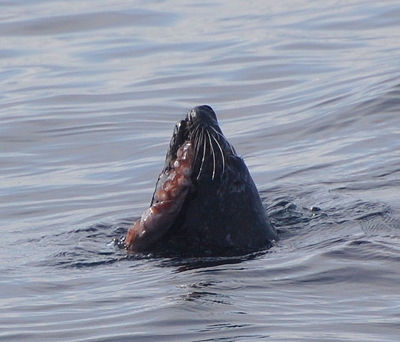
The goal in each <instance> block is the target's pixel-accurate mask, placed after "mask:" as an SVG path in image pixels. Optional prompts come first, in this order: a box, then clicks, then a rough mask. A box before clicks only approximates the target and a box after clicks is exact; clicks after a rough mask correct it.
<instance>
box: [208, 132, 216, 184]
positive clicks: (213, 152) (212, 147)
mask: <svg viewBox="0 0 400 342" xmlns="http://www.w3.org/2000/svg"><path fill="white" fill-rule="evenodd" d="M206 133H207V136H208V141H209V142H210V148H211V153H212V157H213V173H212V177H211V179H212V180H214V177H215V166H216V163H215V151H214V146H213V144H212V141H211V134H210V132H208V131H206Z"/></svg>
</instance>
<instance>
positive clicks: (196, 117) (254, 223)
mask: <svg viewBox="0 0 400 342" xmlns="http://www.w3.org/2000/svg"><path fill="white" fill-rule="evenodd" d="M277 239H278V235H277V232H276V230H275V229H274V228H273V226H272V225H271V223H270V221H269V218H268V217H267V214H266V211H265V209H264V207H263V204H262V202H261V199H260V195H259V193H258V191H257V188H256V186H255V184H254V181H253V179H252V178H251V176H250V173H249V170H248V169H247V167H246V165H245V163H244V161H243V159H242V158H241V157H239V156H238V155H237V153H236V151H235V149H234V148H233V146H232V145H231V144H230V143H229V142H228V140H227V139H226V138H225V136H224V135H223V133H222V131H221V129H220V127H219V125H218V121H217V117H216V115H215V113H214V111H213V109H212V108H211V107H209V106H206V105H204V106H199V107H195V108H193V109H192V110H191V111H190V112H189V113H188V114H187V117H186V118H185V119H184V120H181V121H180V122H178V123H177V124H176V126H175V128H174V132H173V136H172V139H171V142H170V146H169V149H168V151H167V155H166V160H165V165H164V169H163V170H162V172H161V174H160V176H159V177H158V181H157V184H156V188H155V191H154V194H153V198H152V200H151V204H150V207H149V209H147V210H146V211H145V212H144V213H143V215H142V217H141V218H140V219H139V220H138V221H136V222H135V224H134V225H133V227H132V228H131V229H129V230H128V233H127V235H126V237H125V240H124V242H123V244H124V247H125V248H126V249H127V250H129V251H132V252H138V253H154V254H161V255H190V256H210V255H216V256H219V255H221V256H222V255H238V254H244V253H249V252H253V251H256V250H258V249H260V248H264V247H266V246H268V245H270V244H271V243H272V242H273V241H275V240H277Z"/></svg>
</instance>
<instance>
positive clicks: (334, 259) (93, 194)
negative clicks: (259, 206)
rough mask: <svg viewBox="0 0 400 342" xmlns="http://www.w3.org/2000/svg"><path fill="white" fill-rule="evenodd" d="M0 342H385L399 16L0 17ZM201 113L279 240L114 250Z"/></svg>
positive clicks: (379, 9) (396, 322)
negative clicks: (192, 248)
mask: <svg viewBox="0 0 400 342" xmlns="http://www.w3.org/2000/svg"><path fill="white" fill-rule="evenodd" d="M0 3H1V8H2V11H1V14H0V89H1V91H0V163H1V164H0V165H1V172H0V194H1V196H0V217H1V220H0V228H1V232H2V236H1V237H2V239H1V249H0V260H1V266H0V305H1V311H0V339H1V340H2V341H3V340H4V341H29V342H32V341H40V342H44V341H51V342H54V341H64V342H65V341H74V342H76V341H82V342H83V341H85V342H88V341H91V342H94V341H96V342H97V341H193V342H195V341H196V342H200V341H218V342H222V341H374V342H377V341H398V340H399V339H400V196H399V193H400V3H399V2H398V1H391V0H383V1H379V2H378V1H376V2H373V1H366V0H354V1H334V0H327V1H319V2H317V1H310V0H308V1H307V0H304V1H280V2H277V1H270V0H267V1H263V2H261V1H258V2H255V1H250V2H249V1H218V2H210V1H206V2H198V1H191V0H186V1H182V0H176V1H168V2H167V1H123V0H116V1H113V2H110V1H103V0H98V1H88V0H83V1H48V0H42V1H34V2H32V1H28V0H21V1H1V2H0ZM201 104H208V105H210V106H212V107H213V108H214V110H215V111H216V113H217V115H218V118H219V122H220V126H221V128H222V130H223V131H224V133H225V135H226V136H227V138H228V140H229V141H230V142H231V143H232V144H233V145H234V146H235V148H236V150H237V151H238V153H239V154H240V155H242V156H243V158H244V159H245V161H246V163H247V165H248V167H249V169H250V172H251V173H252V175H253V178H254V180H255V182H256V184H257V186H258V188H259V191H260V194H261V196H262V198H263V201H264V203H265V206H266V208H267V209H266V210H267V211H268V214H269V216H270V218H271V220H272V222H273V223H274V225H275V226H276V227H277V229H278V230H279V232H280V240H279V242H277V243H276V245H274V246H273V247H272V248H270V249H268V250H265V251H260V252H259V253H255V254H251V255H245V256H242V257H236V258H197V259H184V258H182V259H177V258H175V259H167V258H154V257H147V256H143V257H132V256H127V254H126V253H125V252H124V251H122V250H116V249H115V248H114V247H113V244H112V241H113V239H115V238H119V237H121V236H122V235H123V234H124V233H125V232H126V230H127V229H128V228H129V226H130V225H131V224H132V222H133V221H134V220H135V219H136V218H137V217H139V216H140V215H141V213H142V212H143V210H145V209H146V208H147V207H148V205H149V202H150V199H151V196H152V193H153V189H154V185H155V182H156V179H157V176H158V174H159V172H160V171H161V169H162V166H163V163H164V156H165V152H166V149H167V147H168V143H169V139H170V137H171V133H172V130H173V127H174V124H175V122H176V121H178V120H180V119H182V118H183V117H184V116H185V114H186V113H187V112H188V111H189V110H190V108H191V107H193V106H196V105H201Z"/></svg>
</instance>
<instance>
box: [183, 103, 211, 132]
mask: <svg viewBox="0 0 400 342" xmlns="http://www.w3.org/2000/svg"><path fill="white" fill-rule="evenodd" d="M187 119H188V121H189V123H190V124H191V125H199V126H201V127H202V128H208V127H214V128H216V127H218V120H217V115H216V114H215V112H214V111H213V109H212V108H211V107H210V106H207V105H203V106H198V107H194V108H193V109H192V110H191V111H190V112H189V113H188V115H187Z"/></svg>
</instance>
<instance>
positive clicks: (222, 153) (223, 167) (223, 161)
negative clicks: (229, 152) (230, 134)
mask: <svg viewBox="0 0 400 342" xmlns="http://www.w3.org/2000/svg"><path fill="white" fill-rule="evenodd" d="M211 137H212V138H213V139H214V141H215V143H216V144H217V146H218V148H219V151H220V152H221V157H222V173H224V171H225V153H224V150H223V149H222V146H221V144H220V143H219V141H218V139H217V138H216V137H214V136H213V135H212V134H211Z"/></svg>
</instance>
